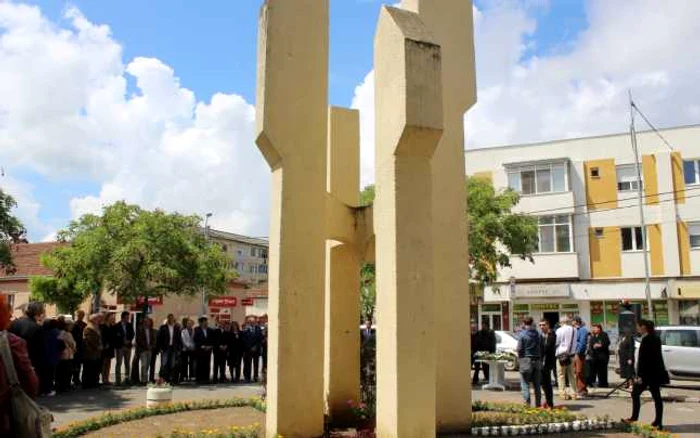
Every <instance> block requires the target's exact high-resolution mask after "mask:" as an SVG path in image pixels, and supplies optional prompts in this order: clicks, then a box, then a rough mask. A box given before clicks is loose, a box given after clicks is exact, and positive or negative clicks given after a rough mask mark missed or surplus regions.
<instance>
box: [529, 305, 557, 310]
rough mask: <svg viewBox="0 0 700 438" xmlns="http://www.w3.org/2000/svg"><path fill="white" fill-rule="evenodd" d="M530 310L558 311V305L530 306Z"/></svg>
mask: <svg viewBox="0 0 700 438" xmlns="http://www.w3.org/2000/svg"><path fill="white" fill-rule="evenodd" d="M530 309H532V310H559V304H556V303H554V304H531V305H530Z"/></svg>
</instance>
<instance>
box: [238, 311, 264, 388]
mask: <svg viewBox="0 0 700 438" xmlns="http://www.w3.org/2000/svg"><path fill="white" fill-rule="evenodd" d="M262 338H263V334H262V330H260V327H258V323H257V320H256V319H255V318H254V317H251V318H250V319H249V320H248V321H247V322H246V326H245V328H244V329H243V377H244V378H245V380H246V383H250V382H251V378H252V381H255V382H257V381H258V373H259V368H260V352H261V346H262ZM251 367H252V370H251ZM251 371H252V373H253V374H252V376H251Z"/></svg>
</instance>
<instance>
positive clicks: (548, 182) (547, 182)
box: [508, 163, 568, 195]
mask: <svg viewBox="0 0 700 438" xmlns="http://www.w3.org/2000/svg"><path fill="white" fill-rule="evenodd" d="M566 169H567V167H566V164H565V163H559V164H538V165H536V166H523V167H514V168H511V169H509V170H508V187H510V188H512V189H513V190H515V191H517V192H520V193H522V194H523V195H534V194H537V193H552V192H565V191H567V189H568V184H567V172H566Z"/></svg>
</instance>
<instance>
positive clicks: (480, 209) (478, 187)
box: [466, 177, 537, 285]
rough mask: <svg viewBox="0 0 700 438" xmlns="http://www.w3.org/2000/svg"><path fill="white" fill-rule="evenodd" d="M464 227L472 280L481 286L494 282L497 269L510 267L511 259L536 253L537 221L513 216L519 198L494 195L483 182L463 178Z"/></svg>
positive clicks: (505, 193)
mask: <svg viewBox="0 0 700 438" xmlns="http://www.w3.org/2000/svg"><path fill="white" fill-rule="evenodd" d="M466 187H467V191H466V192H467V225H468V228H469V264H470V267H471V276H472V279H474V280H475V281H477V282H479V283H480V284H482V285H486V284H491V283H493V282H495V281H496V279H497V278H498V269H499V268H503V267H510V266H511V264H510V259H511V256H517V257H520V258H521V259H523V260H529V261H530V262H534V260H533V259H532V253H533V251H535V250H536V249H537V219H536V218H535V217H533V216H528V215H525V214H522V213H513V207H515V206H516V205H517V204H518V202H519V201H520V195H519V194H518V193H517V192H516V191H514V190H512V189H506V190H503V191H499V192H497V191H496V190H495V189H494V187H493V184H492V183H491V182H490V181H489V180H487V179H484V178H477V177H467V182H466Z"/></svg>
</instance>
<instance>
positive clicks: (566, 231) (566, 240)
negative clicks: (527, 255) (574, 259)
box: [538, 215, 573, 252]
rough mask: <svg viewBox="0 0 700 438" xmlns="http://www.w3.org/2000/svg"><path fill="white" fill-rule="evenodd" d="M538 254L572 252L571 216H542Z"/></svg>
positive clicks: (540, 219)
mask: <svg viewBox="0 0 700 438" xmlns="http://www.w3.org/2000/svg"><path fill="white" fill-rule="evenodd" d="M538 246H539V248H538V252H571V251H572V247H573V245H572V233H571V216H567V215H558V216H540V218H539V245H538Z"/></svg>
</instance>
